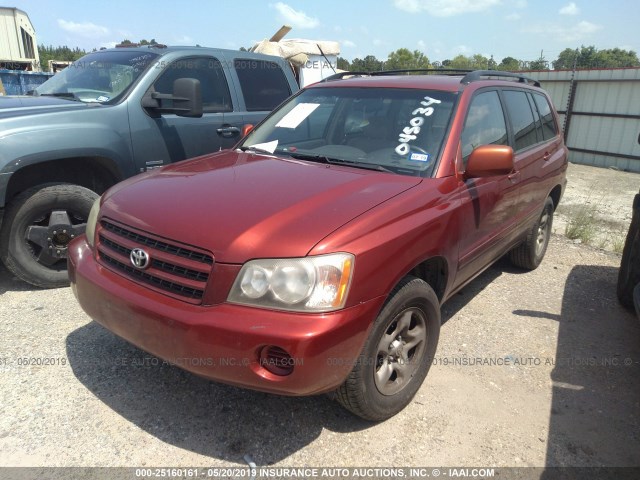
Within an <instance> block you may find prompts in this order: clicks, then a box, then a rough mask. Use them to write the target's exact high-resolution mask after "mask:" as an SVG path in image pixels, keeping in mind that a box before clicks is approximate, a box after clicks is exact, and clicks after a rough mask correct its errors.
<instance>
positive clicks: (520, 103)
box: [502, 89, 562, 231]
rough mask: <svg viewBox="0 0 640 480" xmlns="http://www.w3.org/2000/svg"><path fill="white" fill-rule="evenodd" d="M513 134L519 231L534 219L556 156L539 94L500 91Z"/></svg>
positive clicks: (545, 106) (556, 141) (556, 143)
mask: <svg viewBox="0 0 640 480" xmlns="http://www.w3.org/2000/svg"><path fill="white" fill-rule="evenodd" d="M502 95H503V98H504V103H505V107H506V111H507V114H508V117H509V118H510V121H511V125H512V131H513V150H514V152H515V159H514V162H515V169H516V171H518V172H519V173H520V176H521V178H520V199H519V206H518V209H517V211H516V212H515V213H516V215H517V219H516V222H517V228H518V230H519V231H524V230H526V229H528V228H529V227H530V226H531V225H532V223H533V222H534V221H535V220H536V219H537V218H538V216H539V215H540V212H541V211H542V206H543V205H544V201H545V199H546V196H547V195H548V194H549V190H550V188H545V186H544V184H543V183H544V181H545V177H546V176H547V173H546V172H547V170H548V171H549V175H551V176H553V175H554V174H555V173H556V172H555V169H548V168H547V167H548V166H549V164H550V163H549V162H550V161H551V160H553V159H554V158H555V157H556V156H558V155H560V156H562V153H560V152H559V145H560V138H559V137H558V136H557V130H556V125H555V121H554V118H553V115H552V113H551V107H550V106H549V103H548V102H547V99H546V97H545V96H544V95H542V94H541V93H536V92H532V91H530V90H524V89H505V90H503V91H502Z"/></svg>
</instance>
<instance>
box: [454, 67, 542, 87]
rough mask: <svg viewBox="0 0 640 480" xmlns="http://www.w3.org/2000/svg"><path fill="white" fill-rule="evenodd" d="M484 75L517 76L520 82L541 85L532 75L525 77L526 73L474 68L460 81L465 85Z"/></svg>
mask: <svg viewBox="0 0 640 480" xmlns="http://www.w3.org/2000/svg"><path fill="white" fill-rule="evenodd" d="M482 77H505V78H517V79H518V82H519V83H531V84H533V85H534V86H535V87H539V86H540V82H539V81H537V80H534V79H533V78H530V77H525V76H524V75H519V74H517V73H512V72H501V71H500V70H474V71H473V72H470V73H468V74H466V75H465V76H464V78H463V79H462V80H460V83H464V84H465V85H467V84H469V83H471V82H477V81H478V80H482Z"/></svg>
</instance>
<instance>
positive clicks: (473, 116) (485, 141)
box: [462, 91, 526, 165]
mask: <svg viewBox="0 0 640 480" xmlns="http://www.w3.org/2000/svg"><path fill="white" fill-rule="evenodd" d="M525 100H526V99H525ZM480 145H508V140H507V126H506V124H505V121H504V113H503V112H502V105H501V104H500V98H499V97H498V92H496V91H491V92H483V93H480V94H479V95H476V96H475V97H474V98H473V100H472V101H471V106H470V107H469V112H468V113H467V118H466V120H465V122H464V129H463V130H462V157H463V159H464V164H465V165H466V164H467V159H468V158H469V155H470V154H471V152H472V151H473V150H474V149H475V148H476V147H479V146H480Z"/></svg>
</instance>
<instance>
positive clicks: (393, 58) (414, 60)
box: [384, 48, 431, 70]
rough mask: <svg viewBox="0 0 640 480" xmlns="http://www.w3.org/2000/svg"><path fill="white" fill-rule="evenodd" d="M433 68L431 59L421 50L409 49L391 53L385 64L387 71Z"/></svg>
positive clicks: (400, 49)
mask: <svg viewBox="0 0 640 480" xmlns="http://www.w3.org/2000/svg"><path fill="white" fill-rule="evenodd" d="M421 68H425V69H426V68H431V64H430V63H429V59H428V58H427V56H426V55H425V54H424V53H422V52H421V51H420V50H414V51H413V52H411V51H409V49H408V48H399V49H398V50H396V51H395V52H391V53H390V54H389V57H388V58H387V61H386V62H385V64H384V69H385V70H404V69H421Z"/></svg>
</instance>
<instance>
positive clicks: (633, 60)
mask: <svg viewBox="0 0 640 480" xmlns="http://www.w3.org/2000/svg"><path fill="white" fill-rule="evenodd" d="M597 63H598V65H599V68H621V67H640V60H638V55H637V54H636V52H634V51H633V50H622V49H620V48H612V49H608V50H600V51H599V52H598V55H597Z"/></svg>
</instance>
